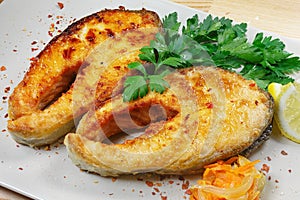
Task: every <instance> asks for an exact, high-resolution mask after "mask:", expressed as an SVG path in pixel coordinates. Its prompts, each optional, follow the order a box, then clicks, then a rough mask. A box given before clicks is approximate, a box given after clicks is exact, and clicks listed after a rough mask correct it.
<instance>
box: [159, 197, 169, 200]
mask: <svg viewBox="0 0 300 200" xmlns="http://www.w3.org/2000/svg"><path fill="white" fill-rule="evenodd" d="M160 197H161V200H167V199H168V197H166V196H160Z"/></svg>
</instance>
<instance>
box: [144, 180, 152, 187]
mask: <svg viewBox="0 0 300 200" xmlns="http://www.w3.org/2000/svg"><path fill="white" fill-rule="evenodd" d="M145 183H146V185H148V186H149V187H153V185H154V184H153V182H152V181H146V182H145Z"/></svg>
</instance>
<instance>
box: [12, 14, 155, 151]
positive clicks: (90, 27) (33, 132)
mask: <svg viewBox="0 0 300 200" xmlns="http://www.w3.org/2000/svg"><path fill="white" fill-rule="evenodd" d="M160 26H161V22H160V20H159V17H158V16H157V14H156V13H154V12H151V11H147V10H144V9H143V10H139V11H129V10H124V9H116V10H103V11H100V12H98V13H95V14H92V15H90V16H87V17H85V18H83V19H81V20H79V21H77V22H75V23H74V24H72V25H71V26H69V27H68V28H67V29H66V30H65V31H64V32H62V33H61V34H60V35H58V36H56V37H55V38H53V39H52V40H51V41H50V42H49V44H48V45H47V46H46V47H45V49H44V50H43V51H42V52H40V54H39V55H38V56H37V57H36V59H35V60H34V61H33V62H32V63H31V66H30V69H29V71H28V72H27V73H26V75H25V77H24V79H23V80H22V81H21V82H20V83H19V85H18V86H17V87H16V88H15V89H14V91H13V93H12V95H11V96H10V98H9V118H10V120H9V122H8V129H9V130H10V131H11V133H12V135H13V137H14V138H15V139H16V140H17V141H18V142H21V143H24V144H28V145H32V146H36V145H42V144H48V143H51V142H54V141H55V140H57V139H58V137H60V136H62V135H64V134H65V133H67V132H68V131H70V128H72V127H73V126H74V122H73V112H75V116H79V115H81V114H83V113H84V112H86V111H87V107H88V106H89V104H90V103H91V100H90V99H86V98H85V99H84V102H83V103H81V105H77V104H76V106H78V107H76V106H75V107H74V108H73V107H72V106H73V96H74V93H73V90H75V89H76V91H78V90H79V89H78V88H80V87H83V88H87V90H92V89H91V88H95V87H96V84H97V82H98V80H99V76H100V75H101V73H102V72H103V69H104V68H106V67H108V65H109V66H110V67H109V68H111V70H112V71H110V72H109V73H113V74H114V75H113V76H109V77H110V79H111V80H110V81H109V82H106V85H105V84H104V85H103V89H104V90H105V89H107V88H108V87H112V85H114V84H116V83H117V82H118V81H119V80H120V79H121V77H122V76H123V75H124V74H125V73H126V72H127V67H126V66H127V64H128V63H129V62H132V61H136V60H137V59H138V56H137V55H138V53H139V52H138V49H139V48H141V47H142V46H145V45H147V44H149V41H150V40H151V39H153V37H154V34H155V33H156V32H157V31H158V30H159V28H160ZM124 35H125V36H124ZM120 38H121V39H120ZM117 40H121V42H119V43H120V45H116V46H113V47H112V48H111V49H110V51H107V50H106V49H104V50H103V49H100V48H101V45H104V47H106V48H107V45H108V44H107V43H109V42H107V41H110V43H113V42H118V41H117ZM105 45H106V46H105ZM122 45H123V46H122ZM97 48H98V49H97ZM117 48H121V49H119V51H122V52H120V54H119V55H121V53H122V54H124V55H125V57H126V56H127V58H126V59H123V60H122V59H121V58H116V57H115V56H116V55H114V54H117V53H116V52H117V51H118V49H117ZM95 49H96V50H95ZM91 53H93V54H96V55H98V56H99V57H100V58H101V56H102V57H107V60H106V62H102V64H99V63H100V62H99V60H93V57H92V56H91V55H90V54H91ZM109 53H111V54H112V55H109ZM110 57H112V58H114V59H119V60H117V61H114V60H108V58H110ZM87 58H89V59H90V60H86V59H87ZM100 58H99V59H100ZM112 58H111V59H112ZM97 61H98V64H97V65H96V64H95V62H97ZM92 62H94V63H92ZM111 62H114V63H111ZM90 65H94V66H92V67H90ZM113 65H114V66H113ZM87 66H89V67H88V69H86V68H87ZM120 66H121V67H120ZM101 68H103V69H101ZM78 70H80V72H81V73H88V74H90V75H91V76H92V80H86V79H82V78H81V79H80V78H76V81H77V82H76V81H75V83H76V84H74V83H73V81H74V79H75V77H78V75H77V73H78ZM95 71H96V72H95ZM103 73H108V71H106V72H105V71H104V72H103ZM97 75H98V76H97ZM103 76H104V77H106V76H105V75H103ZM77 79H79V80H77ZM74 85H75V86H76V87H75V86H74ZM74 88H75V89H74ZM76 94H78V95H79V96H80V97H85V96H84V95H83V94H79V93H76ZM85 94H87V93H85ZM111 94H112V91H111V90H109V92H106V93H105V94H102V96H101V97H100V99H101V98H102V99H103V100H105V99H107V98H109V97H110V95H111ZM86 96H87V95H86ZM80 97H77V98H80ZM47 119H48V123H47Z"/></svg>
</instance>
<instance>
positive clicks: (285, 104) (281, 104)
mask: <svg viewBox="0 0 300 200" xmlns="http://www.w3.org/2000/svg"><path fill="white" fill-rule="evenodd" d="M268 91H269V92H270V94H271V95H272V96H273V98H274V100H275V113H274V118H275V121H276V123H277V125H278V128H279V130H280V132H281V134H282V135H284V136H285V137H287V138H289V139H290V140H292V141H294V142H297V143H300V83H297V82H294V83H289V84H287V85H281V84H278V83H271V84H270V85H269V87H268Z"/></svg>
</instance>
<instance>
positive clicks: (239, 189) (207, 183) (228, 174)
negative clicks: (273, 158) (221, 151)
mask: <svg viewBox="0 0 300 200" xmlns="http://www.w3.org/2000/svg"><path fill="white" fill-rule="evenodd" d="M258 162H259V160H256V161H253V162H251V161H249V160H248V159H246V158H245V157H243V156H236V157H233V158H230V159H229V160H227V161H218V162H216V163H213V164H210V165H207V166H205V171H204V173H203V178H202V179H201V180H199V181H198V184H197V185H195V186H193V187H192V188H191V189H190V190H191V196H190V200H227V199H228V200H234V199H245V200H250V199H251V200H258V199H259V195H260V193H261V191H262V190H263V187H264V184H265V176H264V175H263V174H262V173H261V172H259V171H258V170H257V169H256V168H255V164H257V163H258Z"/></svg>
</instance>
